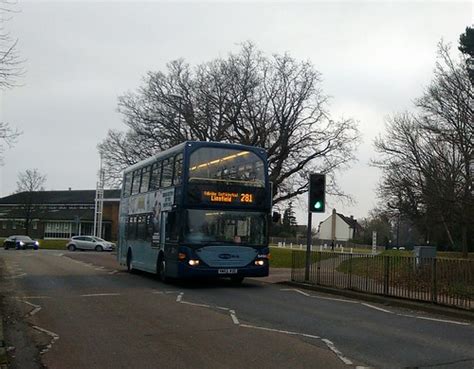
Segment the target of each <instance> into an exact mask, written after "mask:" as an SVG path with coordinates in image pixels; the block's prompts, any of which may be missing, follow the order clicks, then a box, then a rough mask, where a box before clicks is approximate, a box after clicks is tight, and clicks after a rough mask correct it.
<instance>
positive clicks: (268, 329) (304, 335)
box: [240, 324, 321, 339]
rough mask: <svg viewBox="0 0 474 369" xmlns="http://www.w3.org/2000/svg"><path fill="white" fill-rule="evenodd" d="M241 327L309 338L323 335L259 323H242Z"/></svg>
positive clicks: (317, 337)
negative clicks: (285, 329) (260, 325)
mask: <svg viewBox="0 0 474 369" xmlns="http://www.w3.org/2000/svg"><path fill="white" fill-rule="evenodd" d="M240 327H243V328H251V329H260V330H262V331H269V332H277V333H284V334H289V335H292V336H303V337H308V338H314V339H320V338H321V337H319V336H315V335H313V334H306V333H299V332H291V331H284V330H281V329H274V328H267V327H259V326H257V325H250V324H240Z"/></svg>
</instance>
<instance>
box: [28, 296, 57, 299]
mask: <svg viewBox="0 0 474 369" xmlns="http://www.w3.org/2000/svg"><path fill="white" fill-rule="evenodd" d="M21 298H22V299H51V298H52V297H50V296H23V297H21Z"/></svg>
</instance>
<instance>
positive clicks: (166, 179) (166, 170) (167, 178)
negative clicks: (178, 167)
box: [161, 159, 173, 187]
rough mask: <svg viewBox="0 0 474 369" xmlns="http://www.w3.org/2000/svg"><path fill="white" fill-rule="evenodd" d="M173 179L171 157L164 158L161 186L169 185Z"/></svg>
mask: <svg viewBox="0 0 474 369" xmlns="http://www.w3.org/2000/svg"><path fill="white" fill-rule="evenodd" d="M172 180H173V162H172V161H171V160H170V159H166V160H163V174H162V176H161V187H169V186H171V184H172Z"/></svg>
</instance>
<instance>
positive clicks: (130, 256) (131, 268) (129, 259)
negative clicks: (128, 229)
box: [127, 250, 133, 273]
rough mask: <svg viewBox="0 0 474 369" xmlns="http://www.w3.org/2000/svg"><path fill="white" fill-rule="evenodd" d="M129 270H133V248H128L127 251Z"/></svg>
mask: <svg viewBox="0 0 474 369" xmlns="http://www.w3.org/2000/svg"><path fill="white" fill-rule="evenodd" d="M127 272H129V273H132V272H133V267H132V251H131V250H128V252H127Z"/></svg>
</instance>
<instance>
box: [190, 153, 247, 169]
mask: <svg viewBox="0 0 474 369" xmlns="http://www.w3.org/2000/svg"><path fill="white" fill-rule="evenodd" d="M248 154H250V152H249V151H241V152H239V153H238V154H233V155H229V156H225V157H223V158H220V159H216V160H213V161H210V162H207V163H203V164H199V165H195V166H194V167H191V168H190V170H196V169H199V168H204V167H208V166H210V165H214V164H218V163H220V162H222V161H227V160H230V159H235V158H237V157H239V156H243V155H248Z"/></svg>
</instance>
